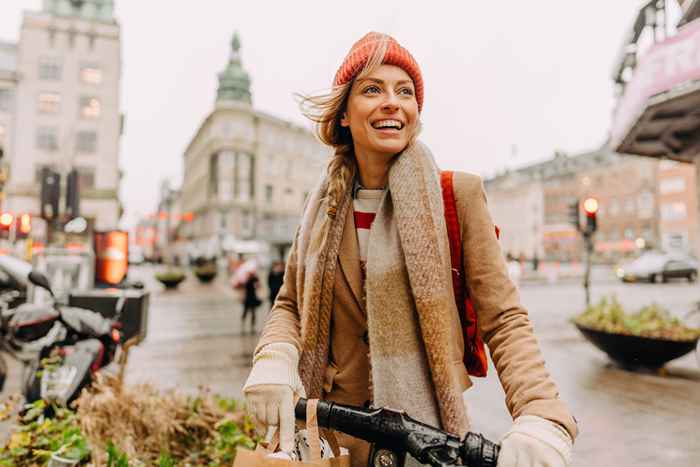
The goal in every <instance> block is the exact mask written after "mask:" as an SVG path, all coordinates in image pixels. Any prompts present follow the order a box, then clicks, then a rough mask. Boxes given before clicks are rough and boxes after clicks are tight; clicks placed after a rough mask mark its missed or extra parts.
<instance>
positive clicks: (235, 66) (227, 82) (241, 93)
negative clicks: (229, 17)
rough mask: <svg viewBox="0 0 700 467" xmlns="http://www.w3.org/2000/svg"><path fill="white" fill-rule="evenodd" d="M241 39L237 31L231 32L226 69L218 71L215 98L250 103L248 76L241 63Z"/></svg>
mask: <svg viewBox="0 0 700 467" xmlns="http://www.w3.org/2000/svg"><path fill="white" fill-rule="evenodd" d="M240 50H241V40H240V38H239V37H238V32H235V33H233V39H232V40H231V56H230V58H229V60H228V65H227V66H226V69H225V70H224V71H222V72H221V73H219V89H218V91H217V93H216V100H217V102H219V101H238V102H244V103H246V104H252V97H251V94H250V76H249V75H248V73H247V72H246V71H245V70H244V69H243V65H242V64H241V52H240Z"/></svg>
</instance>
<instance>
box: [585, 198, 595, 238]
mask: <svg viewBox="0 0 700 467" xmlns="http://www.w3.org/2000/svg"><path fill="white" fill-rule="evenodd" d="M583 211H584V212H585V213H586V232H587V233H589V234H592V233H593V232H595V231H596V230H597V229H598V219H597V218H596V215H597V214H598V200H597V199H595V198H586V200H585V201H584V202H583Z"/></svg>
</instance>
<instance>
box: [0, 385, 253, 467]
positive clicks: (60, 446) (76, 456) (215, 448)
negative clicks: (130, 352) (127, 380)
mask: <svg viewBox="0 0 700 467" xmlns="http://www.w3.org/2000/svg"><path fill="white" fill-rule="evenodd" d="M124 407H132V408H133V409H134V410H133V411H132V413H131V414H127V413H125V410H121V411H116V410H115V409H123V408H124ZM46 408H47V406H46V403H45V402H43V401H38V402H35V403H34V404H32V405H30V406H28V408H27V410H25V411H24V415H23V416H21V417H19V418H18V420H17V425H16V427H15V428H14V430H15V431H14V432H13V433H11V435H10V437H9V439H8V441H7V442H6V444H5V445H4V446H0V467H14V466H36V467H38V466H41V465H46V464H47V463H48V461H49V459H50V458H51V456H52V455H53V454H54V453H58V454H59V455H60V456H61V457H63V458H67V459H73V460H77V461H78V464H79V465H88V464H90V465H93V464H94V465H106V466H108V467H129V465H154V466H158V467H175V466H187V465H206V466H209V467H223V466H229V465H231V464H232V463H233V460H234V458H235V455H236V450H237V448H238V447H239V446H241V447H245V448H248V449H255V446H256V444H257V442H258V441H259V440H260V437H259V436H258V434H257V433H256V430H255V425H254V424H253V422H252V420H251V419H250V418H249V417H248V416H247V415H246V414H245V411H244V410H243V409H242V408H241V406H240V405H239V404H238V403H237V401H235V400H233V399H226V398H221V397H219V396H215V395H211V394H209V393H208V392H206V391H203V392H201V393H200V395H199V396H197V397H188V396H183V395H180V394H176V393H174V392H166V393H161V392H159V391H157V390H156V389H155V388H153V387H151V386H148V385H139V386H134V387H126V388H124V390H118V388H117V386H115V383H114V380H104V381H101V382H98V383H96V385H95V386H94V387H93V388H92V389H91V390H90V391H88V392H84V393H83V395H82V396H81V398H80V399H79V401H78V409H77V411H76V410H71V409H65V408H58V407H53V410H54V411H55V414H54V416H53V417H50V418H49V417H46V416H45V413H46ZM164 420H168V423H169V424H170V425H172V426H171V427H170V428H164V426H163V425H164V423H163V421H164ZM168 423H166V425H167V424H168ZM173 427H176V429H173ZM134 433H141V436H140V437H138V439H134V438H133V436H132V435H133V434H134ZM124 443H126V444H124Z"/></svg>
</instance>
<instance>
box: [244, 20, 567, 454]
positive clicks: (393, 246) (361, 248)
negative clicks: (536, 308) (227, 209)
mask: <svg viewBox="0 0 700 467" xmlns="http://www.w3.org/2000/svg"><path fill="white" fill-rule="evenodd" d="M454 79H455V87H454V89H452V90H445V91H444V96H443V97H444V98H449V93H450V92H461V86H462V84H463V81H464V79H465V77H462V76H455V77H454ZM303 104H305V107H304V110H305V113H306V114H307V116H310V117H311V118H312V119H313V120H314V121H315V122H316V123H317V124H318V126H317V131H318V136H319V137H320V139H321V141H323V142H324V143H325V144H327V145H328V146H330V147H331V148H332V149H333V151H334V155H333V156H332V157H331V158H330V161H329V163H328V168H327V173H326V176H325V178H324V179H323V180H322V182H321V183H320V184H319V185H318V186H317V188H316V189H315V190H314V191H313V192H312V194H311V195H310V197H309V201H308V202H307V205H306V207H305V210H304V214H303V217H302V221H301V226H300V228H299V231H298V233H297V237H296V240H295V242H294V245H293V246H292V250H291V254H290V257H289V260H288V262H287V267H286V275H285V278H286V280H285V281H284V284H283V285H282V288H281V290H280V293H279V295H278V297H277V300H276V302H275V304H274V306H273V308H272V311H271V313H270V317H269V319H268V320H267V322H266V324H265V327H264V329H263V331H262V336H261V338H260V341H259V343H258V345H257V348H256V349H255V352H254V358H253V368H252V370H251V372H250V375H249V377H248V380H247V381H246V384H245V386H244V388H243V392H244V395H245V398H246V401H247V404H248V407H250V408H251V410H252V411H253V412H254V414H255V415H256V416H257V418H258V419H259V420H260V421H261V422H263V423H265V424H268V425H272V426H279V428H280V445H281V448H282V449H284V450H288V449H291V447H292V444H293V441H292V438H293V430H294V415H293V400H294V397H295V396H299V395H301V396H304V395H308V397H311V398H317V397H321V398H324V399H328V400H332V401H336V402H339V403H345V404H352V405H363V404H365V403H371V404H373V405H374V406H386V407H391V408H394V409H402V410H405V411H406V412H407V413H408V414H409V415H410V416H411V417H413V418H416V419H418V420H420V421H422V422H425V423H428V424H430V425H433V426H437V427H441V428H442V429H444V430H446V431H449V432H452V433H456V434H459V435H464V434H465V433H466V431H467V430H468V429H469V420H468V417H467V410H466V407H465V406H464V403H463V398H462V393H463V392H464V391H465V390H467V389H468V388H469V387H470V386H471V385H472V382H471V379H470V376H469V373H470V372H471V373H472V374H474V375H483V371H485V367H482V366H481V365H483V364H484V362H485V360H483V359H482V358H485V351H484V348H483V343H482V341H481V337H482V336H483V342H485V343H486V345H488V347H489V349H490V354H491V356H492V358H493V362H494V364H495V367H496V370H497V372H498V376H499V378H500V379H501V383H502V385H503V388H504V390H505V402H506V405H507V407H508V409H509V411H510V413H511V415H512V417H513V419H514V423H513V425H512V427H511V429H510V430H509V431H508V432H507V433H506V434H505V436H504V437H503V438H502V444H501V460H500V462H499V466H501V467H514V466H517V467H534V466H537V467H544V466H549V467H560V466H568V465H569V464H570V458H571V449H572V443H573V441H572V440H573V439H574V437H575V436H576V433H577V428H576V423H575V421H574V419H573V417H572V416H571V414H570V413H569V410H568V408H567V406H566V405H565V403H564V402H563V401H562V400H561V399H560V398H559V391H558V389H557V386H556V385H555V383H554V381H553V380H552V378H551V377H550V375H549V373H548V372H547V370H546V369H545V362H544V359H543V358H542V354H541V352H540V349H539V346H538V344H537V340H536V339H535V336H534V335H533V330H532V324H531V323H530V321H529V319H528V314H527V311H526V310H525V309H524V308H523V307H522V305H521V304H520V302H519V297H518V292H517V289H516V287H515V286H514V285H513V282H512V281H511V280H510V278H509V277H508V270H507V267H506V263H505V261H504V258H503V256H502V252H501V249H500V245H499V243H498V240H497V239H496V236H495V235H494V224H493V222H492V220H491V217H490V215H489V211H488V209H487V206H486V198H485V194H484V189H483V184H482V181H481V179H480V178H479V177H478V176H476V175H472V174H468V173H460V172H456V173H454V174H450V173H447V175H445V174H444V173H441V172H440V170H439V169H438V168H437V165H436V163H435V159H434V157H433V155H432V153H431V152H430V150H429V149H428V147H427V146H425V145H424V144H422V143H420V142H418V141H417V135H418V133H419V130H420V126H421V123H420V116H421V111H422V110H423V105H424V84H423V76H422V74H421V71H420V69H419V67H418V64H417V63H416V61H415V60H414V58H413V57H412V56H411V54H410V53H409V52H408V50H406V49H405V48H404V47H402V46H401V45H400V44H399V43H398V42H397V41H396V40H394V39H393V38H391V37H389V36H387V35H385V34H380V33H369V34H367V35H366V36H364V37H363V38H361V39H360V40H359V41H358V42H357V43H355V44H354V45H353V46H352V48H351V50H350V52H349V54H348V55H347V57H346V58H345V59H344V61H343V62H342V64H341V66H340V68H339V70H338V71H337V73H336V75H335V79H334V81H333V88H332V90H331V91H330V92H329V93H328V94H325V95H317V96H310V97H307V98H306V99H304V100H303ZM468 143H469V141H465V140H462V141H460V140H458V139H455V141H454V145H453V147H455V148H456V150H459V151H460V152H461V153H468V147H469V146H468ZM475 157H476V156H475ZM442 188H445V190H447V191H446V192H449V190H452V192H453V194H454V200H453V201H454V204H452V205H450V206H452V207H453V208H454V210H450V213H452V214H454V211H456V214H457V220H455V219H454V218H453V217H450V219H451V220H449V221H448V220H446V216H447V214H448V211H447V210H446V209H445V206H447V201H446V200H447V198H443V191H442ZM450 215H451V214H450ZM456 221H458V224H455V222H456ZM450 226H452V227H454V228H455V229H456V230H458V232H457V234H459V238H460V242H461V243H458V244H457V245H458V247H457V248H456V250H457V252H459V253H461V254H463V272H464V274H461V275H459V276H456V275H455V276H453V269H452V263H451V261H452V255H451V249H450V246H451V243H452V242H451V239H453V238H455V237H454V235H455V232H453V230H454V229H452V228H450V230H449V232H448V227H450ZM459 247H461V249H460V248H459ZM455 277H457V278H456V279H455V283H454V284H453V278H455ZM460 281H461V282H460ZM453 287H454V288H453ZM463 287H466V289H467V290H468V291H469V296H470V299H471V301H472V303H473V304H474V305H475V308H476V313H477V317H478V321H477V320H473V321H472V322H471V323H472V324H473V328H472V331H470V332H469V333H468V334H464V333H463V330H462V327H461V316H460V311H459V310H461V309H462V307H461V305H459V304H458V303H457V302H456V300H455V293H454V290H462V288H463ZM463 303H464V302H462V304H463ZM477 323H478V329H477V328H476V326H477ZM465 340H466V344H467V345H465ZM465 348H467V349H469V350H468V351H467V352H466V353H465ZM465 362H467V364H465ZM339 438H340V444H341V445H343V446H347V447H348V448H349V450H350V454H351V460H352V464H353V465H354V466H364V465H366V463H367V455H368V450H369V446H367V444H366V443H364V442H362V441H360V440H357V439H353V438H350V437H349V436H343V435H341V436H339ZM412 462H413V465H416V464H415V461H412Z"/></svg>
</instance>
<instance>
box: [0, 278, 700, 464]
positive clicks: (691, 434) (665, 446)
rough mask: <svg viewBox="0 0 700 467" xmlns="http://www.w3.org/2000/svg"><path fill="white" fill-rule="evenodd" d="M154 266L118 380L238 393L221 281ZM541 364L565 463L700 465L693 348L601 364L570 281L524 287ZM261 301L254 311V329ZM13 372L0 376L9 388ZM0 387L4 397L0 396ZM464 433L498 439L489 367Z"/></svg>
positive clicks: (682, 300) (684, 302)
mask: <svg viewBox="0 0 700 467" xmlns="http://www.w3.org/2000/svg"><path fill="white" fill-rule="evenodd" d="M153 272H154V269H153V267H151V266H144V267H141V268H139V269H137V270H136V271H135V273H136V274H135V275H134V276H135V277H136V276H138V277H141V278H143V279H144V280H145V281H146V282H147V284H148V286H149V287H150V288H151V289H152V298H151V311H150V319H149V330H148V337H147V339H146V341H145V342H143V343H142V344H141V345H140V346H139V347H138V348H136V349H134V350H133V351H132V353H131V355H130V360H129V365H128V368H127V382H128V383H136V382H144V381H149V382H151V383H153V384H155V385H157V386H159V387H161V388H163V389H170V388H175V389H177V390H181V391H188V392H193V391H195V390H196V389H197V388H198V387H199V386H204V387H208V388H210V389H211V390H212V391H213V392H215V393H220V394H225V395H227V396H233V397H240V389H241V386H242V384H243V382H244V380H245V377H246V375H247V373H248V371H249V365H250V360H251V356H252V351H253V349H254V346H255V343H256V340H257V335H251V334H248V333H241V329H240V312H241V311H240V306H239V305H238V304H237V302H236V296H235V294H234V292H233V291H232V290H230V289H229V288H228V286H227V284H226V281H225V280H224V279H223V277H220V278H219V279H220V280H217V281H215V282H214V283H212V284H199V283H198V282H197V281H196V279H195V278H194V277H193V276H192V275H189V276H188V279H187V280H186V281H185V282H184V283H182V284H181V285H180V288H179V289H178V290H177V291H164V290H163V289H162V287H161V286H160V285H159V284H157V283H156V282H155V281H154V280H153V278H152V277H153ZM521 290H522V300H523V303H524V304H525V305H526V307H527V308H528V309H529V310H530V315H531V318H532V321H533V322H534V325H535V330H536V333H537V335H538V337H539V339H540V343H541V346H542V351H543V352H544V356H545V359H546V361H547V365H548V368H549V369H550V371H551V373H552V375H553V377H554V379H555V380H556V381H557V382H558V384H559V386H560V389H561V393H562V397H563V398H564V399H565V400H566V401H567V402H568V403H569V404H570V406H571V408H572V411H573V413H574V414H575V416H576V418H577V419H578V421H579V425H580V430H581V433H580V436H579V438H578V441H577V443H576V446H575V462H574V465H575V466H579V467H584V466H593V465H595V466H618V465H619V466H628V465H629V466H635V467H646V466H648V467H652V466H654V467H656V466H659V465H674V466H678V467H695V466H697V465H700V443H698V436H699V430H700V419H699V414H698V407H700V390H699V389H700V369H698V364H697V362H696V357H695V355H694V354H690V355H687V356H685V357H683V358H681V359H678V360H676V361H673V362H672V363H671V364H670V365H668V366H667V373H666V374H665V375H657V374H642V373H631V372H627V371H624V370H622V369H619V368H617V367H616V366H614V365H612V364H611V363H609V361H608V359H607V357H606V356H605V354H603V353H601V352H599V351H598V350H596V349H595V348H594V347H593V346H592V345H590V344H589V343H588V342H587V341H585V340H584V339H583V338H582V337H581V336H580V334H579V333H578V331H577V330H576V329H575V328H573V326H572V325H571V324H570V323H569V321H568V320H569V318H570V317H571V316H572V315H574V314H576V313H577V312H578V311H580V310H581V308H582V306H583V302H584V295H583V290H582V288H581V287H580V286H578V285H576V284H573V283H571V282H567V283H563V284H551V285H534V284H532V285H530V284H524V285H523V286H522V287H521ZM592 292H593V298H594V300H596V299H597V298H598V297H600V296H602V295H603V294H611V293H615V294H617V296H618V298H619V300H620V301H621V302H622V303H623V305H625V306H626V307H628V308H632V309H634V308H636V307H639V306H642V305H643V304H646V303H650V302H651V301H653V300H656V301H658V302H660V303H663V304H665V305H667V306H668V307H669V308H670V309H671V310H672V311H673V312H674V313H677V314H679V315H682V314H684V313H685V312H686V310H688V309H690V307H691V305H692V303H693V301H695V300H696V299H698V298H699V297H700V290H699V289H698V287H697V285H689V284H688V283H687V282H678V283H670V284H660V285H651V284H622V283H619V282H613V281H599V282H595V283H594V284H593V289H592ZM266 312H267V308H266V304H265V305H263V306H262V307H261V309H260V311H259V317H258V328H260V327H261V326H262V322H263V320H264V317H265V314H266ZM17 372H18V368H16V367H14V368H13V373H14V374H12V375H11V376H10V377H11V378H12V380H11V381H9V382H8V391H7V392H9V391H10V390H12V389H13V388H14V390H16V389H17V387H18V386H17V384H18V383H17V380H16V377H17V374H18V373H17ZM7 392H6V393H7ZM466 398H467V400H468V403H469V410H470V416H471V418H472V422H473V429H474V430H475V431H479V432H482V433H484V434H485V435H487V436H488V437H490V438H492V439H498V437H499V436H500V435H502V434H503V433H504V432H505V431H506V430H507V429H508V427H509V426H510V423H511V421H510V418H509V415H508V413H507V410H506V408H505V405H504V403H503V392H502V390H501V387H500V384H499V382H498V379H497V377H496V376H495V372H494V371H493V370H491V372H490V374H489V376H488V377H487V378H485V379H476V380H475V385H474V387H473V388H472V389H471V390H470V391H469V392H468V393H467V395H466Z"/></svg>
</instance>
